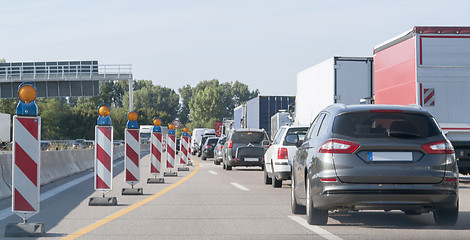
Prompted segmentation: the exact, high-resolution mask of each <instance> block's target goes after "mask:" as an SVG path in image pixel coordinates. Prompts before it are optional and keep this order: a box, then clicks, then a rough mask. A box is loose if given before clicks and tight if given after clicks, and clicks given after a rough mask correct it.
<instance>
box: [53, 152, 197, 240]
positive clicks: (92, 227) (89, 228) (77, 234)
mask: <svg viewBox="0 0 470 240" xmlns="http://www.w3.org/2000/svg"><path fill="white" fill-rule="evenodd" d="M193 161H194V160H193ZM194 162H195V163H196V169H194V171H193V172H192V173H191V174H189V175H188V176H186V177H184V178H183V179H181V180H179V181H178V182H176V183H174V184H172V185H171V186H168V187H166V188H165V189H163V190H161V191H160V192H158V193H155V194H154V195H152V196H150V197H148V198H146V199H144V200H142V201H140V202H137V203H135V204H134V205H132V206H129V207H127V208H125V209H123V210H121V211H119V212H116V213H114V214H112V215H110V216H108V217H106V218H103V219H101V220H99V221H98V222H95V223H93V224H91V225H89V226H87V227H84V228H82V229H80V230H78V231H76V232H74V233H72V234H69V235H67V236H66V237H64V238H62V239H63V240H72V239H77V238H79V237H81V236H83V235H85V234H87V233H89V232H91V231H93V230H95V229H97V228H99V227H101V226H103V225H105V224H106V223H109V222H111V221H113V220H114V219H117V218H119V217H122V216H123V215H125V214H127V213H129V212H132V211H134V210H136V209H137V208H139V207H141V206H143V205H144V204H146V203H148V202H151V201H153V200H155V199H156V198H158V197H160V196H162V195H163V194H165V193H167V192H168V191H170V190H171V189H173V188H175V187H177V186H179V185H180V184H182V183H184V182H185V181H187V180H188V179H190V178H191V177H192V176H194V174H196V172H197V171H198V170H199V167H200V166H199V163H198V162H196V161H194Z"/></svg>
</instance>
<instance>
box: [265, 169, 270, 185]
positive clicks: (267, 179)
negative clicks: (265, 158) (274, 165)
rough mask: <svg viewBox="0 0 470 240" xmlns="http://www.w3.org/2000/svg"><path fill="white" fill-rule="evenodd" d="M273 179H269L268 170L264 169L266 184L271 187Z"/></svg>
mask: <svg viewBox="0 0 470 240" xmlns="http://www.w3.org/2000/svg"><path fill="white" fill-rule="evenodd" d="M271 181H272V178H270V177H269V175H268V172H267V171H266V168H264V184H266V185H269V184H271Z"/></svg>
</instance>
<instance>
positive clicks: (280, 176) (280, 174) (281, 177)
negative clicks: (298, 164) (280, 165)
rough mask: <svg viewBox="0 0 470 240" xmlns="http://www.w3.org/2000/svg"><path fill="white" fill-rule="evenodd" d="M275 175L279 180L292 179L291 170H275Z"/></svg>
mask: <svg viewBox="0 0 470 240" xmlns="http://www.w3.org/2000/svg"><path fill="white" fill-rule="evenodd" d="M274 176H275V177H276V179H277V180H288V179H290V171H289V172H274Z"/></svg>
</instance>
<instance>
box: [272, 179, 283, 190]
mask: <svg viewBox="0 0 470 240" xmlns="http://www.w3.org/2000/svg"><path fill="white" fill-rule="evenodd" d="M272 179H273V180H272V183H273V188H280V187H282V180H277V179H276V176H273V178H272Z"/></svg>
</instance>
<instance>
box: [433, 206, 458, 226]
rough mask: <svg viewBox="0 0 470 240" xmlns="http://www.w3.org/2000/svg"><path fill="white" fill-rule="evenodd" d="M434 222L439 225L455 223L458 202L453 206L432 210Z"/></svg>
mask: <svg viewBox="0 0 470 240" xmlns="http://www.w3.org/2000/svg"><path fill="white" fill-rule="evenodd" d="M433 215H434V222H436V224H437V225H441V226H452V225H455V223H456V222H457V219H458V217H459V204H458V203H457V207H453V208H441V209H439V210H436V211H434V212H433Z"/></svg>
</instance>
